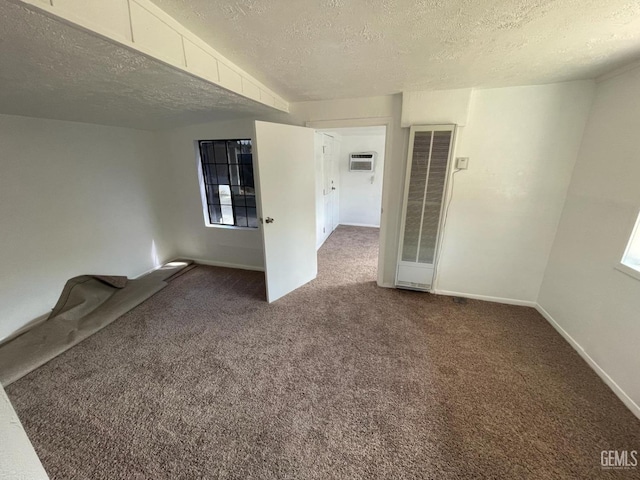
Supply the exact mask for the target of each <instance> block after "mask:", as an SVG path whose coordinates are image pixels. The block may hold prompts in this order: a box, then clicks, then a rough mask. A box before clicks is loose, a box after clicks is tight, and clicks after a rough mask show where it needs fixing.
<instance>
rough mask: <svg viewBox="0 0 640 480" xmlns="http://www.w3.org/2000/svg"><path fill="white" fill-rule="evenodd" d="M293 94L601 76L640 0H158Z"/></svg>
mask: <svg viewBox="0 0 640 480" xmlns="http://www.w3.org/2000/svg"><path fill="white" fill-rule="evenodd" d="M154 3H156V4H157V5H158V6H159V7H161V8H162V9H164V10H165V11H166V12H167V13H169V14H170V15H172V16H173V17H175V18H176V19H177V20H178V21H180V22H182V23H183V24H184V25H185V26H186V27H187V28H189V29H190V30H191V31H193V32H194V33H195V34H197V35H198V36H200V37H201V38H202V39H203V40H205V41H207V42H208V43H210V44H211V45H213V46H214V47H215V48H216V49H218V50H219V51H220V52H221V53H223V54H224V55H226V56H228V57H229V58H230V59H231V60H232V61H233V62H235V63H236V64H238V65H239V66H240V67H242V68H244V69H245V70H247V71H248V72H249V73H251V74H253V75H254V76H255V77H256V78H258V79H259V80H261V81H263V82H264V83H265V84H267V85H268V86H270V87H271V88H273V89H274V90H275V91H277V92H279V93H280V94H281V95H283V96H284V97H285V98H287V99H288V100H289V101H299V100H318V99H329V98H348V97H362V96H369V95H383V94H390V93H396V92H400V91H405V90H421V89H448V88H458V87H489V86H505V85H522V84H532V83H533V84H536V83H549V82H557V81H565V80H574V79H583V78H593V77H595V76H598V75H600V74H602V73H605V72H607V71H609V70H611V69H612V68H615V67H617V66H619V65H621V64H624V63H627V62H629V61H631V60H634V59H635V58H636V57H638V56H640V2H639V1H638V0H484V1H479V0H413V1H409V0H313V1H312V0H296V1H292V0H269V1H267V0H231V1H229V0H154Z"/></svg>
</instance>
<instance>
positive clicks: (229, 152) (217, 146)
mask: <svg viewBox="0 0 640 480" xmlns="http://www.w3.org/2000/svg"><path fill="white" fill-rule="evenodd" d="M198 145H199V148H200V161H201V162H202V177H203V180H204V190H205V193H206V197H207V212H208V214H209V223H210V224H211V225H229V226H235V227H247V228H257V227H258V216H257V211H256V191H255V184H254V179H253V154H252V150H251V140H247V139H244V140H200V141H199V142H198Z"/></svg>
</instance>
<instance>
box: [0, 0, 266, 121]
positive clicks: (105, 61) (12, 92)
mask: <svg viewBox="0 0 640 480" xmlns="http://www.w3.org/2000/svg"><path fill="white" fill-rule="evenodd" d="M0 113H4V114H13V115H24V116H32V117H42V118H54V119H61V120H71V121H79V122H87V123H99V124H104V125H116V126H123V127H132V128H140V129H147V130H157V129H162V128H169V127H178V126H182V125H191V124H194V123H201V122H206V121H213V120H218V119H222V118H224V119H229V118H236V117H241V116H246V115H261V114H262V115H269V114H272V113H273V109H271V108H269V107H266V106H264V105H262V104H259V103H257V102H254V101H252V100H249V99H247V98H245V97H242V96H239V95H236V94H233V93H230V92H228V91H226V90H224V89H222V88H218V87H216V86H214V85H212V84H210V83H208V82H205V81H202V80H199V79H197V78H194V77H192V76H190V75H187V74H186V73H183V72H180V71H178V70H176V69H173V68H170V67H167V66H166V65H164V64H162V63H160V62H158V61H154V60H151V59H149V58H146V57H144V56H142V55H141V54H139V53H136V52H133V51H131V50H129V49H126V48H124V47H119V46H117V45H115V44H113V43H110V42H107V41H105V40H102V39H100V38H97V37H95V36H93V35H90V34H88V33H86V32H84V31H81V30H78V29H76V28H72V27H70V26H68V25H66V24H63V23H61V22H59V21H56V20H53V19H51V18H49V17H47V16H45V15H43V14H41V13H38V12H34V11H31V10H28V9H27V8H25V7H23V6H20V5H17V4H13V3H10V2H7V1H0Z"/></svg>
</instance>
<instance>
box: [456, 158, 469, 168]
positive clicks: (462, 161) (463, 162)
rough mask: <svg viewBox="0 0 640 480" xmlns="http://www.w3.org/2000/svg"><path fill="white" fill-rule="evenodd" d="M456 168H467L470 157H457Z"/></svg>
mask: <svg viewBox="0 0 640 480" xmlns="http://www.w3.org/2000/svg"><path fill="white" fill-rule="evenodd" d="M456 168H457V169H458V170H466V169H467V168H469V157H457V158H456Z"/></svg>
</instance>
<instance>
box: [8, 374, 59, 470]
mask: <svg viewBox="0 0 640 480" xmlns="http://www.w3.org/2000/svg"><path fill="white" fill-rule="evenodd" d="M0 438H2V441H0V480H22V479H24V480H44V479H47V478H49V477H48V476H47V473H46V472H45V471H44V468H43V467H42V464H41V463H40V459H39V458H38V456H37V455H36V452H35V450H34V449H33V446H32V445H31V442H30V441H29V438H28V437H27V434H26V432H25V431H24V429H23V428H22V424H21V423H20V420H19V419H18V416H17V415H16V412H15V411H14V410H13V407H12V406H11V403H10V402H9V399H8V398H7V394H6V393H5V392H4V389H3V388H2V386H0Z"/></svg>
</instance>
